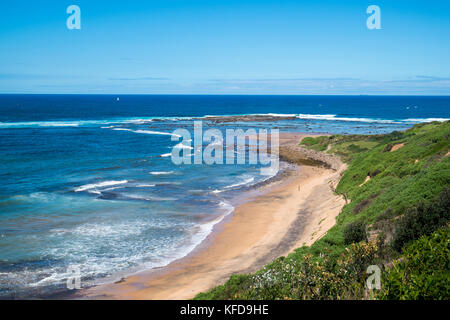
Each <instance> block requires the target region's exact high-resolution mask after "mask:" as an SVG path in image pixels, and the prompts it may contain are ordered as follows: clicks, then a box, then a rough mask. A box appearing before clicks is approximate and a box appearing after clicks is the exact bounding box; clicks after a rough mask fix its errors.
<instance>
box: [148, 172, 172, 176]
mask: <svg viewBox="0 0 450 320" xmlns="http://www.w3.org/2000/svg"><path fill="white" fill-rule="evenodd" d="M149 173H150V174H152V175H156V176H158V175H167V174H173V173H174V171H151V172H149Z"/></svg>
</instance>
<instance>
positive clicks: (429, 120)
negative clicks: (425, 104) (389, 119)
mask: <svg viewBox="0 0 450 320" xmlns="http://www.w3.org/2000/svg"><path fill="white" fill-rule="evenodd" d="M449 120H450V119H448V118H421V119H415V118H410V119H404V120H401V121H402V122H414V123H422V122H433V121H438V122H445V121H449Z"/></svg>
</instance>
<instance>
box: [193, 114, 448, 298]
mask: <svg viewBox="0 0 450 320" xmlns="http://www.w3.org/2000/svg"><path fill="white" fill-rule="evenodd" d="M301 144H302V145H303V146H306V147H308V148H311V149H314V150H316V151H323V152H327V153H333V154H336V155H339V156H340V157H341V158H342V159H343V160H344V161H346V162H347V163H348V164H349V167H348V169H347V170H346V172H345V173H344V175H343V176H342V179H341V180H340V182H339V184H338V186H337V188H336V192H337V193H339V194H342V195H343V196H344V197H345V199H346V200H347V205H345V206H344V208H343V210H342V212H341V213H340V215H339V216H338V218H337V223H336V225H335V226H334V227H333V228H332V229H330V230H329V231H328V233H327V234H326V235H325V236H324V237H322V238H321V239H319V240H318V241H316V242H315V243H314V244H313V245H312V246H310V247H305V246H304V247H301V248H298V249H296V250H295V251H294V252H293V253H291V254H290V255H289V256H288V257H282V258H279V259H277V260H275V261H274V262H272V263H271V264H269V265H267V266H265V267H264V268H263V269H261V270H259V271H258V272H256V273H255V274H246V275H234V276H232V277H231V278H230V279H229V280H228V281H227V282H226V283H225V284H224V285H222V286H218V287H216V288H213V289H211V290H210V291H208V292H206V293H201V294H199V295H197V296H196V299H367V298H379V299H416V298H417V299H418V298H427V299H449V298H450V293H449V290H450V270H449V240H450V239H449V232H448V230H449V229H448V223H449V220H450V209H449V208H450V160H449V158H450V157H449V155H450V152H449V150H450V122H445V123H438V122H434V123H429V124H419V125H416V126H414V127H412V128H411V129H409V130H406V131H404V132H392V133H390V134H388V135H371V136H369V135H348V136H344V135H334V136H324V137H317V138H305V139H304V140H303V141H302V142H301ZM430 245H434V246H435V247H433V248H432V250H430V249H429V248H430V247H429V246H430ZM427 250H428V251H427ZM422 256H426V257H428V258H427V259H424V258H423V259H422V258H417V257H422ZM369 265H378V266H380V267H381V269H382V273H383V275H382V279H383V280H382V283H381V285H382V289H381V290H374V291H370V290H368V289H367V288H366V286H365V282H366V279H367V276H368V275H367V274H366V271H367V267H368V266H369ZM423 268H426V269H425V270H424V269H423ZM437 284H439V285H437Z"/></svg>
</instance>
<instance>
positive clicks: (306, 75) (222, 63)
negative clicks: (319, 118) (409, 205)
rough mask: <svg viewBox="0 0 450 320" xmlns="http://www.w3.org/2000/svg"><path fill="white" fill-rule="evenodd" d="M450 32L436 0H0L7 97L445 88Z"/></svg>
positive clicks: (448, 8) (2, 84)
mask: <svg viewBox="0 0 450 320" xmlns="http://www.w3.org/2000/svg"><path fill="white" fill-rule="evenodd" d="M70 5H77V6H79V8H80V11H81V29H68V28H67V25H66V20H67V19H68V18H69V16H70V14H68V13H66V9H67V7H68V6H70ZM370 5H377V6H378V7H379V8H380V12H381V29H372V30H370V29H368V27H367V25H366V20H367V19H368V18H369V16H370V14H368V13H367V12H366V10H367V7H368V6H370ZM449 35H450V1H441V0H427V1H415V0H395V1H393V0H385V1H379V0H370V1H365V0H334V1H331V0H329V1H322V0H315V1H313V0H310V1H302V0H297V1H284V0H258V1H253V0H252V1H250V0H239V1H236V0H148V1H141V0H126V1H103V0H86V1H75V0H67V1H66V0H54V1H49V0H40V1H23V0H14V1H6V0H0V93H92V94H126V93H129V94H373V95H381V94H383V95H393V94H398V95H449V94H450V62H449V61H450V41H449V39H450V36H449Z"/></svg>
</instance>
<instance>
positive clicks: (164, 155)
mask: <svg viewBox="0 0 450 320" xmlns="http://www.w3.org/2000/svg"><path fill="white" fill-rule="evenodd" d="M171 155H172V153H164V154H162V155H160V157H161V158H167V157H170V156H171Z"/></svg>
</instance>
